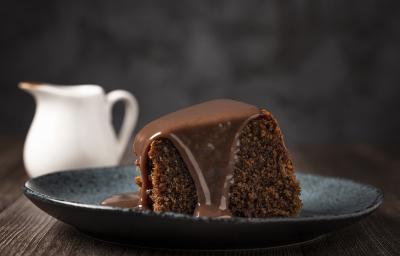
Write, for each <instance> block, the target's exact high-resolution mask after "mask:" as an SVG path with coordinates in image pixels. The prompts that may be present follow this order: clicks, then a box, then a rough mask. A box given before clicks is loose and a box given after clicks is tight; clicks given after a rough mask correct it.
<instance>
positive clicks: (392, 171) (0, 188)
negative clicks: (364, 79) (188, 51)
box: [0, 137, 400, 255]
mask: <svg viewBox="0 0 400 256" xmlns="http://www.w3.org/2000/svg"><path fill="white" fill-rule="evenodd" d="M22 145H23V140H22V139H21V138H12V137H0V255H178V254H179V255H188V254H195V255H227V254H229V255H230V254H233V255H269V254H270V255H400V150H399V147H398V146H395V145H391V146H388V145H385V146H383V145H366V144H357V145H306V146H294V147H291V148H290V149H291V152H292V155H293V158H294V162H295V164H296V167H297V168H296V169H297V170H302V171H303V172H309V173H315V174H321V175H330V176H340V177H345V178H350V179H353V180H356V181H360V182H365V183H369V184H372V185H374V186H377V187H379V188H381V189H382V190H383V191H384V194H385V201H384V203H383V205H382V206H381V207H380V209H378V211H377V212H375V213H373V214H372V215H370V216H369V217H367V218H366V219H364V220H362V221H361V222H359V223H357V224H354V225H352V226H350V227H347V228H345V229H342V230H340V231H337V232H334V233H332V234H330V235H328V236H326V237H324V238H321V239H319V240H317V241H314V242H312V243H309V244H305V245H301V246H292V247H283V248H273V249H262V250H249V251H232V252H226V251H225V252H224V251H217V252H216V251H214V252H213V251H203V252H189V251H162V250H157V249H154V250H153V249H142V248H134V247H125V246H122V245H114V244H110V243H107V242H101V241H97V240H95V239H92V238H90V237H87V236H85V235H83V234H81V233H80V232H79V231H77V230H76V229H74V228H73V227H71V226H69V225H67V224H64V223H62V222H59V221H57V220H56V219H54V218H52V217H50V216H49V215H47V214H46V213H44V212H42V211H41V210H39V209H38V208H37V207H36V206H34V205H33V204H32V203H31V202H30V201H29V200H28V199H27V198H26V197H25V196H24V195H23V194H22V192H21V186H22V184H23V183H24V182H25V181H26V180H27V179H28V177H27V175H26V173H25V169H24V167H23V163H22ZM125 159H126V160H124V163H130V162H132V159H131V157H129V154H127V156H126V157H125Z"/></svg>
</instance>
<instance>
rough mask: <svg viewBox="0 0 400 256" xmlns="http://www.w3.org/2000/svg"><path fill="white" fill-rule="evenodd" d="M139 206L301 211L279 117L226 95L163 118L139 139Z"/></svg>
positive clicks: (205, 212) (199, 211)
mask: <svg viewBox="0 0 400 256" xmlns="http://www.w3.org/2000/svg"><path fill="white" fill-rule="evenodd" d="M134 150H135V153H136V155H137V157H138V161H137V165H138V167H139V168H140V172H141V176H140V177H138V178H137V180H136V182H137V183H138V185H139V186H140V188H141V206H142V207H144V208H147V209H151V210H153V211H155V212H178V213H184V214H193V215H195V216H210V217H221V216H237V217H273V216H295V215H297V214H298V213H299V211H300V208H301V201H300V186H299V183H298V182H297V180H296V177H295V175H294V170H293V163H292V161H291V160H290V157H289V153H288V151H287V149H286V147H285V145H284V142H283V136H282V133H281V130H280V128H279V126H278V123H277V121H276V120H275V119H274V118H273V117H272V115H271V113H270V112H268V111H266V110H260V109H258V108H257V107H255V106H252V105H249V104H246V103H242V102H237V101H233V100H227V99H221V100H213V101H209V102H205V103H202V104H198V105H194V106H192V107H189V108H185V109H182V110H179V111H177V112H174V113H171V114H168V115H166V116H164V117H161V118H160V119H157V120H155V121H153V122H151V123H149V124H148V125H146V126H145V127H144V128H143V129H142V130H141V131H140V132H139V133H138V134H137V136H136V137H135V141H134Z"/></svg>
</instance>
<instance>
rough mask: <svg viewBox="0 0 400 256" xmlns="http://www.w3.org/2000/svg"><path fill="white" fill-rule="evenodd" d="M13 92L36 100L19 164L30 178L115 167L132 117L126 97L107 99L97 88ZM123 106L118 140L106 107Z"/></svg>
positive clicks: (133, 106)
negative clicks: (63, 171)
mask: <svg viewBox="0 0 400 256" xmlns="http://www.w3.org/2000/svg"><path fill="white" fill-rule="evenodd" d="M19 87H20V88H21V89H23V90H25V91H27V92H30V93H31V94H32V95H33V96H34V98H35V100H36V105H37V106H36V113H35V116H34V118H33V122H32V125H31V127H30V129H29V132H28V135H27V138H26V141H25V147H24V153H23V154H24V164H25V167H26V170H27V172H28V174H29V175H30V176H31V177H35V176H39V175H42V174H46V173H50V172H53V171H58V170H71V169H77V168H86V167H99V166H111V165H117V164H118V163H119V161H120V159H121V157H122V155H123V153H124V151H125V149H126V146H127V144H128V141H129V139H130V137H131V133H132V131H133V128H134V127H135V124H136V121H137V117H138V112H139V109H138V104H137V101H136V99H135V98H134V96H133V95H132V94H130V93H129V92H127V91H123V90H115V91H112V92H110V93H108V94H105V93H104V90H103V89H102V88H101V87H100V86H98V85H73V86H60V85H51V84H38V83H27V82H22V83H20V84H19ZM117 101H123V102H124V103H125V117H124V120H123V123H122V126H121V131H120V133H119V135H116V133H115V131H114V129H113V126H112V122H111V120H112V107H113V105H114V103H116V102H117Z"/></svg>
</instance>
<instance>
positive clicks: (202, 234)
mask: <svg viewBox="0 0 400 256" xmlns="http://www.w3.org/2000/svg"><path fill="white" fill-rule="evenodd" d="M135 175H136V174H135V169H134V167H133V166H119V167H109V168H97V169H86V170H78V171H65V172H58V173H53V174H49V175H45V176H41V177H37V178H34V179H31V180H29V181H27V182H26V183H25V186H24V187H23V191H24V193H25V195H26V196H27V197H28V198H29V199H30V200H31V201H32V202H33V203H34V204H36V205H37V206H38V207H39V208H41V209H42V210H43V211H45V212H47V213H48V214H50V215H51V216H53V217H55V218H57V219H59V220H60V221H63V222H65V223H67V224H70V225H72V226H74V227H76V228H77V229H79V230H81V231H82V232H85V233H86V234H89V235H92V236H95V237H97V238H100V239H103V240H109V241H113V242H119V243H127V244H130V245H136V246H144V247H159V248H186V249H235V248H261V247H271V246H282V245H287V244H293V243H300V242H305V241H309V240H312V239H315V238H317V237H319V236H321V235H324V234H327V233H330V232H332V231H335V230H337V229H340V228H343V227H345V226H348V225H350V224H352V223H354V222H356V221H358V220H360V219H362V218H364V217H366V216H367V215H368V214H370V213H371V212H373V211H374V210H376V209H377V208H378V207H379V205H380V204H381V203H382V200H383V195H382V193H381V191H380V190H378V189H376V188H374V187H372V186H368V185H363V184H359V183H355V182H353V181H349V180H344V179H338V178H329V177H322V176H315V175H308V174H302V173H297V177H298V179H299V180H300V183H301V188H302V195H301V197H302V200H303V208H302V211H301V214H300V216H298V217H296V218H266V219H248V218H232V219H213V218H194V217H192V216H187V215H182V214H175V213H163V214H157V213H153V212H150V211H138V210H135V209H122V208H115V207H108V206H101V205H100V202H101V201H102V200H103V199H104V198H106V197H108V196H110V195H113V194H118V193H123V192H129V191H135V190H136V189H137V187H136V186H135V184H134V182H133V179H134V176H135Z"/></svg>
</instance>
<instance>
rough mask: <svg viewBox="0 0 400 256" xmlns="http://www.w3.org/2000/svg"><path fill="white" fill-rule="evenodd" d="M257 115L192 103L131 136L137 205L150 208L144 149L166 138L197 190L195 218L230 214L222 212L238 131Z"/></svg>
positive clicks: (239, 107) (246, 109) (226, 103)
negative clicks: (138, 192) (136, 166)
mask: <svg viewBox="0 0 400 256" xmlns="http://www.w3.org/2000/svg"><path fill="white" fill-rule="evenodd" d="M259 115H260V111H259V109H258V108H257V107H255V106H252V105H249V104H246V103H242V102H237V101H233V100H227V99H220V100H213V101H208V102H205V103H202V104H198V105H194V106H191V107H188V108H185V109H182V110H179V111H177V112H174V113H171V114H168V115H165V116H163V117H161V118H159V119H157V120H155V121H153V122H151V123H149V124H147V125H146V126H145V127H144V128H143V129H142V130H141V131H140V132H139V133H138V134H137V135H136V137H135V141H134V151H135V153H136V155H137V156H138V158H139V161H138V162H139V167H140V169H141V175H142V189H141V191H142V192H141V195H140V196H141V199H140V204H141V205H142V206H143V207H144V208H150V205H149V202H148V198H147V194H146V190H147V189H149V188H150V187H151V185H150V182H149V180H148V177H147V175H148V173H147V171H148V170H146V167H147V166H148V165H147V160H148V156H147V153H148V150H149V147H150V144H151V142H152V141H153V140H155V139H156V138H160V137H162V138H167V139H169V140H170V141H171V142H172V143H173V144H174V146H175V147H176V148H177V149H178V152H179V153H180V155H181V156H182V158H183V160H184V162H185V164H186V166H187V167H188V169H189V171H190V174H191V176H192V178H193V181H194V183H195V186H196V190H197V197H198V205H197V207H196V209H195V212H194V215H195V216H209V217H220V216H231V213H230V211H229V209H228V194H229V186H230V184H231V182H232V175H233V165H234V161H235V159H234V156H235V150H236V149H237V146H238V135H239V133H240V131H241V129H242V128H243V127H244V126H245V125H246V124H247V122H248V121H249V120H252V119H254V118H256V117H258V116H259Z"/></svg>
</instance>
